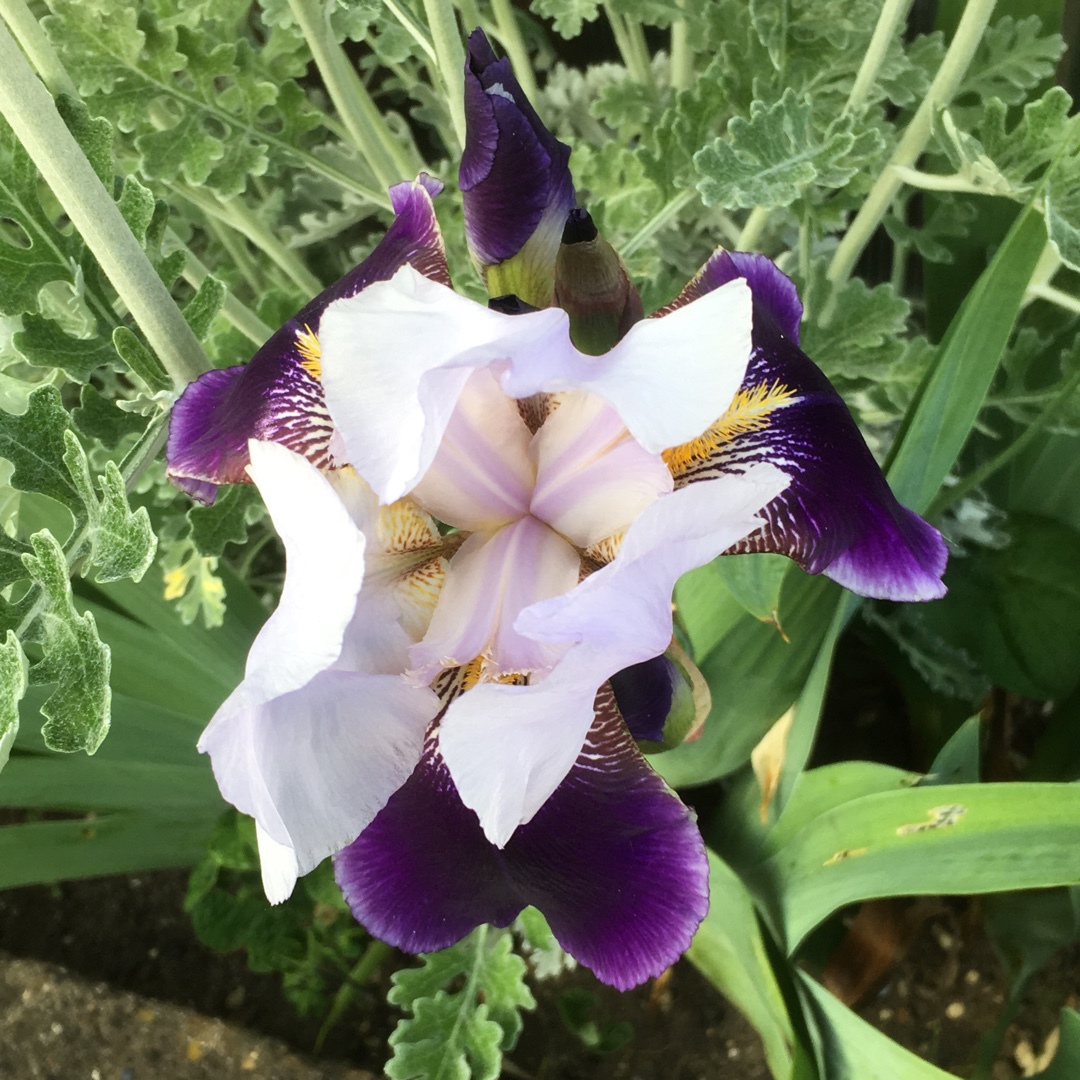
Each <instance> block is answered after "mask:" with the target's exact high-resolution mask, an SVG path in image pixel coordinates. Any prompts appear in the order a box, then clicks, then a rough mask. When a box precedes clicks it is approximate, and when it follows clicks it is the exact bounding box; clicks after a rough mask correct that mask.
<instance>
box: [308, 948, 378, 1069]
mask: <svg viewBox="0 0 1080 1080" xmlns="http://www.w3.org/2000/svg"><path fill="white" fill-rule="evenodd" d="M390 951H391V950H390V946H389V945H387V944H385V943H384V942H382V941H378V940H373V941H371V942H370V943H369V944H368V947H367V948H366V949H365V950H364V953H363V955H362V956H361V957H360V959H359V960H358V961H357V962H356V964H355V966H354V967H353V969H352V970H351V971H350V972H349V973H348V974H347V975H346V976H345V982H344V983H343V984H342V985H341V987H340V988H339V989H338V992H337V993H336V994H335V995H334V1000H333V1001H332V1002H331V1003H330V1011H329V1012H328V1013H327V1014H326V1019H325V1020H324V1021H323V1022H322V1027H320V1028H319V1034H318V1035H317V1036H316V1037H315V1053H316V1054H319V1053H320V1052H321V1050H322V1046H323V1043H324V1042H325V1041H326V1036H327V1035H329V1034H330V1032H331V1030H332V1029H333V1027H334V1025H335V1024H336V1023H337V1022H338V1021H339V1020H340V1019H341V1016H342V1014H343V1013H344V1012H345V1009H346V1008H347V1007H348V1004H349V1002H350V1001H351V1000H352V999H353V997H354V996H355V995H356V991H357V989H359V988H360V987H362V986H366V985H367V984H368V983H369V982H370V981H371V980H372V979H373V978H374V977H375V973H376V972H377V971H378V970H379V966H380V964H382V962H383V961H384V960H385V959H386V957H387V956H389V955H390Z"/></svg>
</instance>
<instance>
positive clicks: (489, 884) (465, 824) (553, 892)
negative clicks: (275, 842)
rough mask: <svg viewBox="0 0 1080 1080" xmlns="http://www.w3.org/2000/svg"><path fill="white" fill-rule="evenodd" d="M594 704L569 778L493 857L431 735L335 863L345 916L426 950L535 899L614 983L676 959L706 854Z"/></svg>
mask: <svg viewBox="0 0 1080 1080" xmlns="http://www.w3.org/2000/svg"><path fill="white" fill-rule="evenodd" d="M470 692H471V691H470ZM600 704H601V708H600V709H599V711H598V713H597V717H596V720H595V721H594V723H593V724H592V727H591V730H590V732H589V734H588V739H587V741H586V743H585V745H584V747H583V748H582V752H581V754H580V756H579V757H578V758H577V761H576V763H575V764H574V766H573V768H572V769H571V770H570V772H569V774H568V775H567V776H566V778H565V779H564V780H563V782H562V783H561V784H560V785H559V787H558V789H557V790H556V791H555V793H554V794H553V795H552V796H551V798H550V799H548V800H547V802H546V803H545V805H544V806H543V808H542V809H541V810H540V811H539V813H538V814H537V815H536V816H535V817H534V818H533V820H532V821H531V822H529V824H527V825H524V826H522V828H520V829H519V830H518V831H517V833H515V835H514V836H513V838H512V839H511V840H510V842H509V843H508V844H507V845H506V847H505V848H503V849H502V850H500V849H498V848H496V847H494V846H493V845H491V844H489V843H488V842H487V840H485V838H484V835H483V833H482V831H481V829H480V826H479V824H478V823H477V819H476V815H475V814H473V813H472V812H471V811H470V810H468V809H466V807H465V806H464V805H463V804H462V802H461V800H460V799H459V798H458V796H457V793H456V792H455V790H454V785H453V781H452V780H451V779H450V775H449V772H448V770H447V768H446V766H445V764H444V763H443V761H442V759H441V757H440V755H439V752H438V748H437V744H436V741H435V739H433V738H432V739H429V741H428V744H427V747H426V749H425V754H424V758H423V760H422V762H421V764H420V766H419V768H418V769H417V770H416V772H415V773H414V774H413V775H412V777H411V778H410V779H409V781H408V782H407V783H406V784H405V786H404V787H403V788H401V790H400V791H398V792H397V793H396V794H395V795H394V796H393V797H392V798H391V799H390V801H389V803H387V805H386V807H385V809H384V810H383V811H382V812H381V813H380V814H379V816H378V817H377V818H376V819H375V821H374V822H373V823H372V824H371V825H370V826H369V827H368V828H367V829H366V830H365V831H364V832H363V833H362V834H361V835H360V838H359V839H358V840H357V841H356V842H355V843H354V844H351V845H350V846H349V847H348V848H346V849H345V850H344V851H342V852H341V853H340V854H339V855H338V856H337V859H336V860H335V866H336V873H337V878H338V882H339V884H340V885H341V887H342V891H343V892H344V894H345V898H346V900H347V901H348V903H349V905H350V907H351V908H352V910H353V912H354V914H355V915H356V917H357V918H358V919H359V920H360V921H361V922H362V923H363V924H364V925H365V926H366V927H367V928H368V929H369V930H370V931H371V932H372V933H373V934H375V935H376V936H377V937H380V938H382V939H383V940H385V941H388V942H389V943H390V944H392V945H395V946H397V947H399V948H402V949H407V950H409V951H414V952H420V951H424V952H429V951H432V950H436V949H442V948H445V947H447V946H449V945H451V944H453V943H454V942H455V941H457V940H458V939H459V938H461V937H463V936H464V935H465V934H466V933H468V932H469V931H470V930H471V929H472V928H473V927H474V926H478V925H479V924H481V923H494V924H495V925H497V926H506V925H507V924H508V923H509V922H510V921H511V920H512V919H513V918H514V917H515V916H516V915H517V914H518V913H519V912H520V911H521V909H522V908H523V907H525V906H526V905H533V906H535V907H537V908H539V909H540V911H542V912H543V913H544V915H545V917H546V918H547V920H548V923H549V925H550V926H551V929H552V931H553V932H554V934H555V937H556V938H557V939H558V941H559V943H560V944H561V945H562V946H563V948H564V949H566V950H567V952H569V953H570V954H571V955H572V956H574V957H575V958H576V959H577V960H579V961H580V962H581V963H583V964H585V965H586V966H587V967H589V968H591V969H592V970H593V971H594V972H595V973H596V975H597V977H598V978H600V979H601V980H602V981H603V982H606V983H609V984H611V985H612V986H616V987H618V988H619V989H622V990H626V989H629V988H630V987H632V986H636V985H638V984H639V983H641V982H644V981H645V980H646V979H648V978H650V977H652V976H656V975H659V974H660V973H661V972H662V971H663V970H664V969H665V968H666V967H668V966H670V965H671V964H672V963H674V962H675V960H676V959H678V957H679V956H680V955H681V954H682V952H683V951H684V950H685V949H686V948H687V946H688V945H689V943H690V939H691V938H692V936H693V934H694V931H695V929H696V928H697V926H698V924H699V923H700V921H701V919H702V918H703V917H704V915H705V912H706V910H707V908H708V871H707V863H706V859H705V849H704V846H703V844H702V842H701V837H700V835H699V833H698V831H697V828H696V826H695V825H694V822H693V818H692V817H691V815H690V813H689V812H688V811H687V809H686V808H685V807H684V806H683V805H682V804H681V803H680V802H679V800H678V799H677V798H676V797H675V796H674V795H673V794H672V792H671V791H670V790H669V789H668V788H667V787H666V786H665V785H664V783H663V782H662V781H661V780H660V778H659V777H657V776H656V774H655V773H653V772H652V770H651V769H650V768H649V767H648V765H647V764H646V763H645V762H644V760H643V759H642V757H641V756H640V754H639V753H638V752H637V750H636V748H635V747H634V744H633V742H632V740H631V738H630V737H629V733H628V732H627V731H626V728H625V727H624V726H623V724H622V722H621V720H620V719H619V718H618V715H617V713H616V712H615V711H614V710H613V709H611V708H610V706H606V707H605V706H604V704H603V702H601V703H600Z"/></svg>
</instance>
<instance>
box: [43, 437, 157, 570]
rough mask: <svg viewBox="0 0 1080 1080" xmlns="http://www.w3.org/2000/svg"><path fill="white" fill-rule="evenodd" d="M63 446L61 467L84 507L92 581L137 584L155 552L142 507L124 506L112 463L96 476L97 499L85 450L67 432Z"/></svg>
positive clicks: (117, 472) (124, 498) (121, 484)
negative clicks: (68, 476) (93, 569)
mask: <svg viewBox="0 0 1080 1080" xmlns="http://www.w3.org/2000/svg"><path fill="white" fill-rule="evenodd" d="M64 443H65V445H66V447H67V449H66V450H65V451H64V464H65V465H66V466H67V469H68V472H69V473H70V474H71V479H72V482H73V483H74V485H75V488H76V490H77V491H78V493H79V497H80V498H81V499H82V501H83V505H84V506H85V507H86V513H87V532H88V535H89V538H90V561H91V563H93V565H94V566H95V567H97V573H96V574H95V576H94V580H95V581H96V582H97V583H98V584H99V585H102V584H105V583H106V582H109V581H120V580H122V579H123V578H127V577H129V578H131V580H132V581H141V580H142V576H143V574H145V573H146V571H147V569H148V568H149V566H150V564H151V563H152V562H153V561H154V553H155V552H156V551H157V537H156V536H155V535H154V530H153V529H152V528H151V527H150V517H149V515H148V514H147V511H146V507H145V506H140V507H139V509H138V510H135V511H132V510H131V508H130V507H129V506H128V501H127V492H126V491H125V488H124V478H123V477H122V476H121V475H120V470H119V469H118V468H117V467H116V463H115V462H112V461H109V462H106V465H105V472H104V474H103V475H102V476H100V477H98V484H99V486H100V488H101V495H100V496H98V494H97V492H96V491H95V490H94V485H93V483H92V481H91V478H90V465H89V462H88V461H87V460H86V451H85V450H83V448H82V446H81V445H80V443H79V440H78V439H77V438H76V437H75V433H74V432H73V431H71V430H70V429H68V430H67V431H65V432H64Z"/></svg>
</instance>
